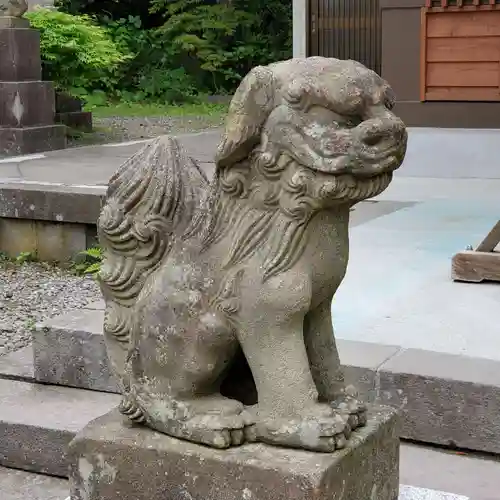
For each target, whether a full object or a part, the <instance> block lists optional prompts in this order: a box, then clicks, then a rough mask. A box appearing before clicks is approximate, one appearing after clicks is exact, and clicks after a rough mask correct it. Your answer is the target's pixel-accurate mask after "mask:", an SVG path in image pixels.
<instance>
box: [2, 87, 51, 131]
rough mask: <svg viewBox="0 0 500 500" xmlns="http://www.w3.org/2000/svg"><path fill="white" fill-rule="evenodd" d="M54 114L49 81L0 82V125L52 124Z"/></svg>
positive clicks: (5, 126)
mask: <svg viewBox="0 0 500 500" xmlns="http://www.w3.org/2000/svg"><path fill="white" fill-rule="evenodd" d="M54 116H55V97H54V88H53V86H52V83H51V82H0V126H2V127H4V128H7V127H13V128H21V127H34V126H38V125H53V124H54Z"/></svg>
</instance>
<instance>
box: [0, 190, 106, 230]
mask: <svg viewBox="0 0 500 500" xmlns="http://www.w3.org/2000/svg"><path fill="white" fill-rule="evenodd" d="M105 193H106V187H105V186H78V185H74V186H67V185H63V184H55V183H44V182H26V181H24V182H11V183H8V184H1V185H0V217H3V218H10V219H31V220H40V221H52V222H66V223H70V222H73V223H78V224H92V225H94V224H95V223H96V220H97V219H98V217H99V212H100V210H101V205H102V201H103V199H104V196H105Z"/></svg>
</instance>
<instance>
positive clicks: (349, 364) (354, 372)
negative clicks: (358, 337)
mask: <svg viewBox="0 0 500 500" xmlns="http://www.w3.org/2000/svg"><path fill="white" fill-rule="evenodd" d="M337 348H338V351H339V356H340V361H341V363H342V367H343V369H344V376H345V380H346V383H347V384H350V385H354V386H355V387H356V388H357V389H358V392H359V394H360V397H361V399H363V401H366V402H370V403H374V402H375V401H376V400H377V397H378V383H377V381H378V375H377V371H378V369H379V368H380V367H381V366H382V365H383V364H384V363H385V362H387V361H388V360H389V359H391V358H392V357H393V356H395V355H396V354H397V353H398V352H400V351H401V347H399V346H391V345H383V344H372V343H369V342H356V341H352V340H342V339H339V340H338V341H337Z"/></svg>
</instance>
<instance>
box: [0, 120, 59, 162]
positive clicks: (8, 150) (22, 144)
mask: <svg viewBox="0 0 500 500" xmlns="http://www.w3.org/2000/svg"><path fill="white" fill-rule="evenodd" d="M65 147H66V127H65V126H64V125H44V126H39V127H26V128H0V155H4V156H18V155H23V154H32V153H39V152H41V151H52V150H54V149H64V148H65Z"/></svg>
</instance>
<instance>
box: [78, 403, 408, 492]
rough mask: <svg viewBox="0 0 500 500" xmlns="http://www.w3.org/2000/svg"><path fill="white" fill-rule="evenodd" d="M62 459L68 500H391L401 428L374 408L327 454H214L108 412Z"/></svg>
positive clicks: (240, 450) (249, 448)
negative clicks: (342, 447) (362, 423)
mask: <svg viewBox="0 0 500 500" xmlns="http://www.w3.org/2000/svg"><path fill="white" fill-rule="evenodd" d="M68 459H69V462H70V485H71V486H70V488H71V499H72V500H166V499H172V500H174V499H175V500H181V499H190V500H313V499H314V500H332V499H334V498H338V499H340V498H341V499H342V500H369V499H376V500H396V499H397V497H398V487H399V470H398V469H399V423H398V418H397V416H396V414H395V413H394V412H393V411H392V410H388V409H385V408H375V409H373V410H372V411H370V415H369V420H368V425H367V426H366V427H365V428H362V429H360V430H358V431H356V433H354V434H353V437H352V438H351V440H350V443H349V444H348V447H347V448H346V449H345V450H342V451H339V452H336V453H332V454H321V453H310V452H306V451H300V450H288V449H284V448H277V447H269V446H266V445H261V444H251V445H245V446H242V447H237V448H232V449H229V450H215V449H210V448H207V447H203V446H198V445H195V444H192V443H188V442H184V441H179V440H177V439H173V438H170V437H168V436H166V435H162V434H159V433H157V432H154V431H152V430H150V429H148V428H145V427H131V426H129V425H127V424H125V423H124V422H123V419H122V417H121V416H120V415H118V413H117V412H111V413H109V414H108V415H105V416H103V417H100V418H98V419H97V420H95V421H94V422H92V423H90V424H89V425H88V426H87V427H85V429H83V431H81V432H80V433H79V434H78V435H77V437H76V438H75V439H74V440H73V441H72V443H71V444H70V446H69V451H68Z"/></svg>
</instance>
